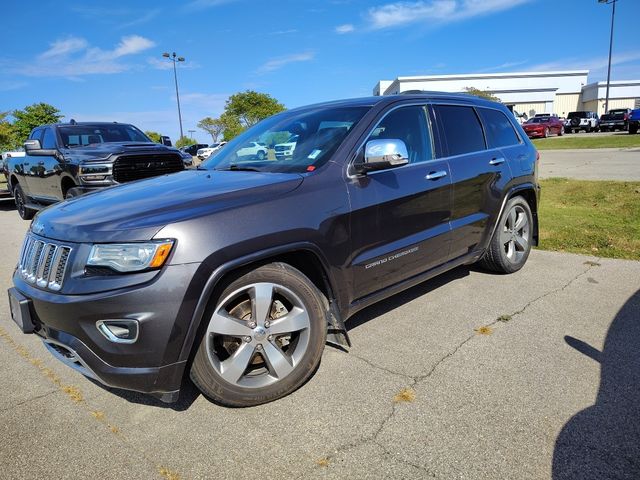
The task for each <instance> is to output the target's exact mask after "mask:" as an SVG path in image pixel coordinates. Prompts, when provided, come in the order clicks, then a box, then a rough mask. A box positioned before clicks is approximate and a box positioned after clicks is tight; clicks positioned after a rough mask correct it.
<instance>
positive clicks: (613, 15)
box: [598, 0, 618, 113]
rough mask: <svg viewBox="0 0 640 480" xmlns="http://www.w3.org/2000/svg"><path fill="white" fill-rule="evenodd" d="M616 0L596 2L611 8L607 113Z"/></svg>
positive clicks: (607, 108) (599, 0) (605, 108)
mask: <svg viewBox="0 0 640 480" xmlns="http://www.w3.org/2000/svg"><path fill="white" fill-rule="evenodd" d="M617 1H618V0H598V3H604V4H606V5H608V4H610V3H612V4H613V8H612V9H611V35H610V37H609V66H608V67H607V93H606V98H605V100H604V113H609V82H611V52H612V51H613V20H614V19H615V18H616V2H617Z"/></svg>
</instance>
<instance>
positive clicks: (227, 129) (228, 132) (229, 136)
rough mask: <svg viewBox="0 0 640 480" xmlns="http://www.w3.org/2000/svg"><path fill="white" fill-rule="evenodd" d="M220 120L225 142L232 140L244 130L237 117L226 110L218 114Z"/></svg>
mask: <svg viewBox="0 0 640 480" xmlns="http://www.w3.org/2000/svg"><path fill="white" fill-rule="evenodd" d="M220 122H221V123H222V125H223V132H224V136H223V138H224V140H225V141H227V142H228V141H229V140H233V139H234V138H235V137H237V136H238V135H240V134H241V133H242V132H243V131H244V130H245V127H243V126H242V124H241V123H240V120H238V117H236V116H235V115H231V114H230V113H228V112H224V113H223V114H222V115H220Z"/></svg>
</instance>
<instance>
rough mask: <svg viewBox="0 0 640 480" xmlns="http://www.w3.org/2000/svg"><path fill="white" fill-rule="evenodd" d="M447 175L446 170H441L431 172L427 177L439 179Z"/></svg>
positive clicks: (428, 178)
mask: <svg viewBox="0 0 640 480" xmlns="http://www.w3.org/2000/svg"><path fill="white" fill-rule="evenodd" d="M446 176H447V172H445V171H444V170H440V171H438V172H430V173H429V174H428V175H427V176H426V177H424V178H426V179H427V180H437V179H439V178H442V177H446Z"/></svg>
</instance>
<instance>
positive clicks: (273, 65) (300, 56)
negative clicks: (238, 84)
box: [256, 52, 315, 74]
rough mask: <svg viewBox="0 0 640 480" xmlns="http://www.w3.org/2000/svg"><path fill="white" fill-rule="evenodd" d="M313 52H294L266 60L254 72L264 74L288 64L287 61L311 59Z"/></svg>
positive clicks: (294, 61)
mask: <svg viewBox="0 0 640 480" xmlns="http://www.w3.org/2000/svg"><path fill="white" fill-rule="evenodd" d="M314 56H315V54H314V53H313V52H303V53H294V54H291V55H285V56H283V57H276V58H272V59H271V60H268V61H267V62H266V63H264V64H263V65H261V66H260V67H258V69H257V70H256V73H258V74H264V73H269V72H273V71H274V70H279V69H280V68H282V67H284V66H285V65H288V64H289V63H296V62H307V61H309V60H313V58H314Z"/></svg>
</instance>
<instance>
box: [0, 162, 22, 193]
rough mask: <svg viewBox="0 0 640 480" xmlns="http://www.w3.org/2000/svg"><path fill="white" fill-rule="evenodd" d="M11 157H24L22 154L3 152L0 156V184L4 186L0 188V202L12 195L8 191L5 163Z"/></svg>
mask: <svg viewBox="0 0 640 480" xmlns="http://www.w3.org/2000/svg"><path fill="white" fill-rule="evenodd" d="M12 157H13V158H16V157H24V152H3V153H2V156H1V157H0V183H2V184H4V185H1V186H0V199H1V200H5V199H7V198H11V197H13V194H12V193H11V190H10V189H9V183H8V179H9V172H8V170H7V163H8V161H9V159H10V158H12Z"/></svg>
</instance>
